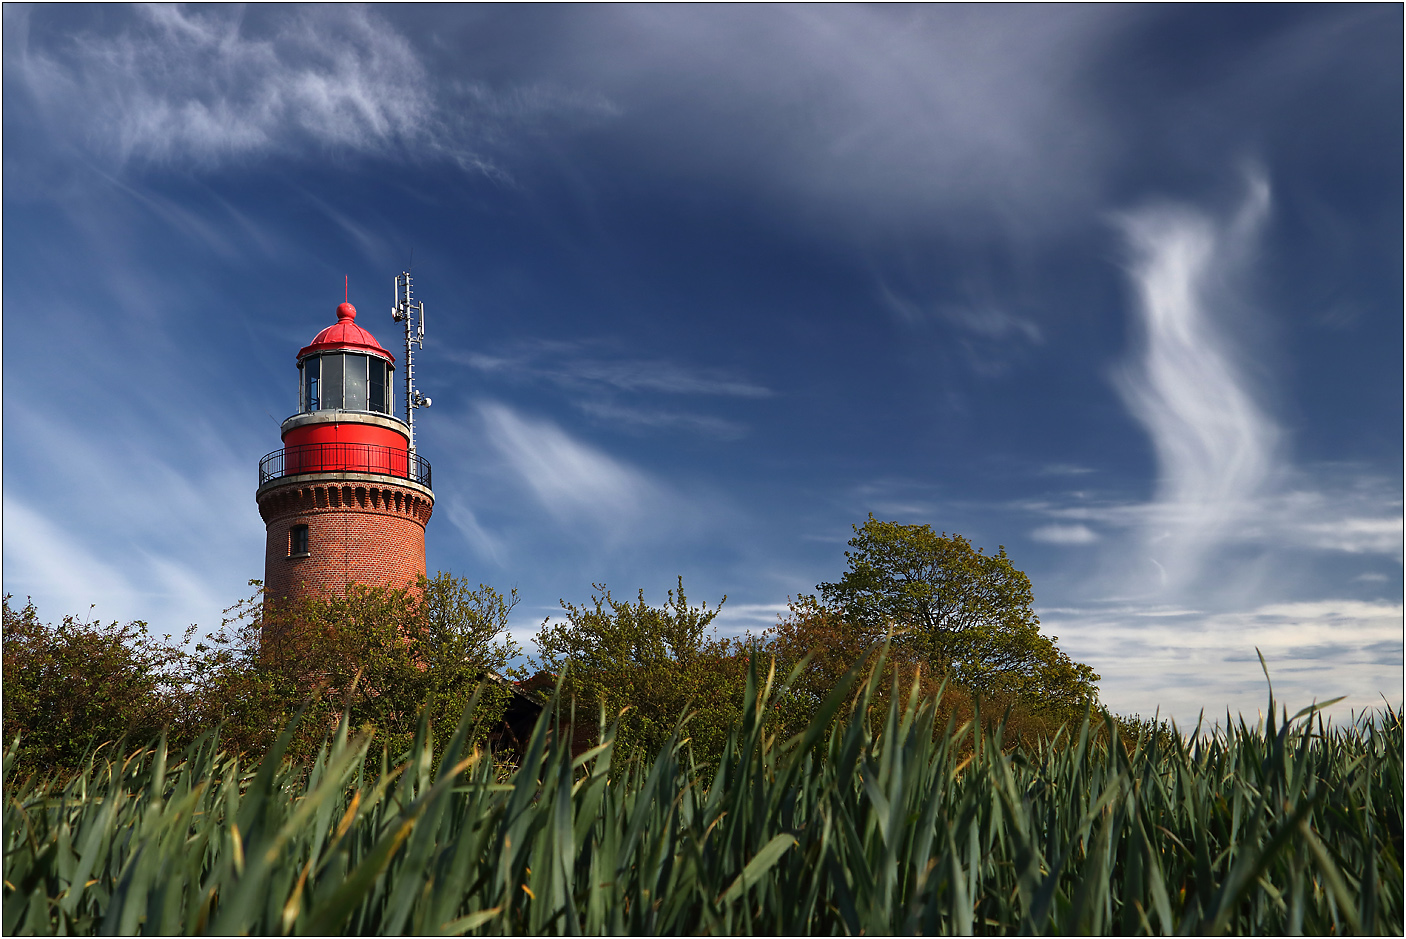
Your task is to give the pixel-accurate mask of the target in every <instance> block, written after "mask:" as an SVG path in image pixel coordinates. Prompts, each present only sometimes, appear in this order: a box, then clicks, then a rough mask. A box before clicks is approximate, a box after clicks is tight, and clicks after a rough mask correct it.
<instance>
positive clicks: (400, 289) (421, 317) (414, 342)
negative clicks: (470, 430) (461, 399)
mask: <svg viewBox="0 0 1406 939" xmlns="http://www.w3.org/2000/svg"><path fill="white" fill-rule="evenodd" d="M417 317H418V322H417V321H416V319H417ZM391 318H392V319H394V320H395V321H396V322H397V323H404V324H405V423H406V424H408V425H410V453H411V454H412V455H413V454H414V453H415V411H416V409H417V408H427V407H429V406H430V404H431V403H432V402H431V401H430V399H429V398H427V397H425V396H424V395H422V394H420V392H419V390H418V389H416V387H415V347H416V346H419V347H420V348H421V349H423V348H424V347H425V304H424V302H423V301H421V302H418V303H417V302H415V301H414V300H413V299H412V297H411V286H410V272H409V271H401V272H400V273H399V274H397V275H396V277H395V306H393V307H391Z"/></svg>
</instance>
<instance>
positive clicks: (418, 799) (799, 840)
mask: <svg viewBox="0 0 1406 939" xmlns="http://www.w3.org/2000/svg"><path fill="white" fill-rule="evenodd" d="M878 675H879V672H878V671H874V672H872V673H871V678H870V679H869V680H868V681H865V680H864V679H863V678H862V676H861V675H859V674H858V673H857V672H856V671H853V670H852V671H850V672H849V673H847V674H846V675H845V676H844V678H843V679H842V680H841V682H840V683H839V685H838V686H837V687H835V688H834V689H833V690H832V693H831V694H830V695H828V696H827V697H826V699H825V701H824V702H823V704H822V706H821V707H820V709H819V710H818V711H817V713H816V714H815V715H814V717H813V719H812V721H811V723H810V724H809V725H808V726H807V727H805V728H804V729H803V730H802V732H801V733H800V734H798V735H797V736H794V737H792V738H790V739H779V738H777V737H776V736H774V735H773V734H771V733H770V732H769V731H768V729H767V727H768V725H767V723H766V715H767V714H768V713H769V712H770V711H771V710H772V708H773V706H774V694H775V693H778V692H784V691H785V687H784V686H785V683H784V682H782V683H781V686H782V687H780V688H776V687H774V683H773V677H774V676H773V675H766V674H763V673H762V672H761V671H760V670H759V669H758V668H757V667H756V664H755V663H754V664H753V665H752V666H751V667H750V668H749V670H748V674H747V676H746V681H745V689H744V697H743V699H742V702H741V711H742V714H743V720H742V721H741V722H740V723H739V724H737V725H736V726H734V727H733V728H732V729H731V731H730V732H729V734H728V737H727V740H726V742H725V746H724V748H723V753H722V757H721V760H720V762H719V765H718V768H717V770H716V771H715V772H713V773H710V774H708V775H700V774H699V773H698V772H697V770H696V769H695V768H694V767H693V766H692V765H691V764H690V763H689V762H688V761H687V759H686V758H685V750H684V749H683V747H682V745H681V742H680V739H679V737H678V736H677V734H675V735H671V736H670V738H669V740H668V741H667V742H666V745H665V746H664V747H662V748H661V749H660V751H659V752H658V754H657V755H656V756H654V758H653V759H652V761H648V762H646V761H642V760H638V759H633V760H622V759H621V757H620V756H619V755H617V748H618V743H617V739H618V738H617V736H616V735H617V732H618V725H611V726H603V727H602V731H601V741H602V742H601V745H600V746H599V747H597V748H595V749H593V750H591V751H590V752H589V753H585V754H582V755H581V756H579V757H577V758H575V759H573V758H572V756H571V753H570V751H569V749H568V747H567V746H566V744H565V741H564V739H563V738H562V737H561V736H560V735H555V734H551V733H549V732H548V731H549V729H550V727H551V726H552V725H553V723H554V722H556V721H560V720H561V719H563V716H562V714H561V712H560V710H559V708H556V707H554V708H553V712H554V713H553V712H548V713H545V714H544V715H543V717H542V719H541V720H540V721H539V722H538V724H537V728H536V730H535V731H534V733H533V735H532V738H531V741H530V743H529V744H528V746H527V747H526V748H525V751H524V752H523V753H522V754H520V755H519V759H518V767H517V769H516V771H515V772H512V773H510V774H509V775H506V776H505V775H504V769H503V768H502V767H500V766H497V765H495V764H494V762H493V757H492V755H491V754H488V753H485V752H482V751H478V750H472V751H470V750H468V749H467V748H466V742H467V737H468V734H469V728H470V727H471V726H472V724H473V722H474V716H473V712H472V707H470V708H469V709H466V711H465V714H464V716H463V719H462V720H461V722H460V724H459V725H458V730H457V732H456V734H455V736H454V738H453V739H452V740H450V741H449V742H448V744H447V745H445V746H444V747H443V751H442V752H443V755H442V757H441V759H440V760H439V761H438V765H437V766H436V763H435V761H434V760H433V757H432V754H433V750H434V747H433V741H432V733H431V732H430V730H429V728H428V724H427V722H422V723H421V725H420V729H419V733H418V735H417V738H416V740H415V744H414V747H413V748H412V751H411V753H410V755H409V756H410V759H409V760H408V761H407V762H405V763H404V764H402V765H399V766H395V767H394V768H393V769H391V768H386V763H385V759H386V756H385V754H386V751H385V750H384V749H382V750H381V754H382V756H381V760H380V766H381V767H382V768H381V770H380V772H378V773H373V774H371V775H368V776H363V775H362V769H361V768H362V767H364V766H365V765H366V759H365V757H366V754H367V753H368V747H369V738H368V736H367V735H365V734H357V735H354V736H353V735H352V734H351V733H350V732H349V722H348V721H347V720H346V719H343V721H342V722H341V724H340V725H339V726H338V727H337V729H336V731H335V732H334V733H333V734H332V735H331V738H330V740H329V741H328V743H327V744H326V745H325V746H324V747H323V748H322V749H321V750H319V753H318V758H317V760H316V763H315V766H314V767H313V769H312V771H311V772H309V773H304V772H302V771H301V770H297V769H295V768H294V767H293V766H292V765H291V764H289V763H288V762H286V761H284V760H283V754H284V747H285V746H286V745H287V744H288V742H289V741H290V740H291V738H292V735H293V734H292V732H289V731H285V733H284V734H283V735H282V737H281V738H280V740H279V742H278V743H277V745H275V746H274V747H273V748H272V749H271V750H270V751H269V752H268V753H267V754H266V755H265V756H264V758H263V760H262V761H261V762H260V763H258V764H257V765H254V766H248V767H246V766H245V765H244V764H243V763H242V762H241V761H240V760H239V759H238V758H237V757H234V756H231V755H230V754H228V753H227V752H225V751H222V750H221V748H220V745H219V741H218V740H217V739H216V738H215V737H214V736H211V735H207V736H205V737H202V738H201V739H199V740H197V741H195V742H194V743H193V744H192V745H191V746H190V747H189V748H187V749H186V750H185V751H184V752H179V751H178V752H176V753H168V749H167V746H166V743H165V741H164V740H162V741H157V742H155V743H153V744H152V745H150V746H148V747H146V748H143V749H141V750H138V751H136V752H134V753H131V754H115V753H112V751H111V749H110V748H109V749H105V750H103V751H102V753H101V754H100V755H99V756H97V757H94V758H92V759H90V760H89V761H88V763H87V764H86V765H85V767H84V768H83V771H82V772H81V773H79V774H78V775H76V776H74V777H73V778H71V779H69V780H68V781H67V782H65V783H62V784H59V783H56V782H54V781H53V780H52V779H51V778H29V779H24V780H20V781H18V782H17V781H16V780H15V776H14V773H13V764H12V760H13V757H14V750H13V748H11V749H10V750H9V751H7V753H6V755H5V779H6V793H5V794H6V804H5V809H4V813H5V815H4V825H3V832H4V834H3V837H4V842H5V843H4V859H5V860H4V907H3V923H0V926H3V929H4V932H5V933H6V934H21V933H46V934H48V933H54V932H66V933H69V934H75V933H94V932H105V933H116V932H120V933H124V934H130V933H134V932H136V931H138V930H141V931H143V932H147V933H215V934H252V933H279V934H299V935H302V934H321V935H326V934H339V933H348V934H371V933H381V934H386V933H389V934H402V933H413V934H436V933H437V934H447V935H456V934H465V933H493V934H504V933H515V934H532V935H543V934H561V933H578V934H579V933H591V934H600V933H611V934H616V935H624V934H630V935H637V934H682V933H687V934H697V933H709V934H714V935H719V934H736V933H772V934H792V935H835V934H848V935H859V934H861V933H863V934H868V935H891V934H908V935H911V934H918V933H923V934H951V933H958V934H960V933H967V934H970V933H983V934H1014V933H1021V934H1035V933H1063V934H1070V933H1073V934H1102V933H1122V934H1134V933H1136V934H1148V933H1164V934H1172V933H1175V934H1190V933H1216V934H1224V933H1232V934H1240V935H1248V934H1260V935H1273V934H1305V933H1307V934H1334V935H1341V934H1348V933H1368V934H1396V935H1399V934H1400V933H1401V930H1402V925H1403V924H1402V886H1403V883H1402V868H1401V849H1402V844H1401V838H1402V792H1403V775H1402V746H1403V736H1402V723H1403V712H1402V710H1401V709H1399V708H1398V709H1395V710H1392V711H1389V712H1383V713H1381V714H1379V715H1375V716H1374V717H1373V718H1372V719H1370V720H1369V719H1364V720H1360V721H1357V722H1354V723H1352V724H1349V725H1346V726H1332V725H1329V724H1325V723H1324V722H1323V721H1322V720H1321V719H1318V720H1315V716H1314V714H1313V713H1312V712H1308V713H1306V714H1305V713H1301V714H1300V715H1297V716H1296V717H1295V718H1294V719H1293V720H1289V719H1284V720H1276V719H1275V712H1276V707H1275V704H1274V701H1273V698H1272V697H1271V699H1270V706H1269V708H1268V711H1267V712H1266V713H1268V714H1269V718H1268V720H1266V721H1263V722H1262V723H1260V724H1257V725H1256V726H1253V727H1250V726H1246V725H1245V724H1244V723H1243V722H1242V723H1241V724H1239V725H1238V726H1228V727H1226V728H1223V729H1216V730H1213V731H1211V732H1208V733H1204V734H1198V735H1194V736H1193V737H1192V738H1190V739H1184V738H1182V737H1181V736H1180V735H1177V736H1176V737H1175V738H1174V739H1173V741H1172V745H1171V746H1163V745H1162V740H1161V737H1160V736H1153V737H1151V738H1139V739H1137V740H1135V741H1131V742H1128V744H1127V745H1124V744H1123V743H1122V742H1120V741H1119V740H1118V739H1117V733H1118V731H1117V727H1116V725H1114V724H1112V723H1111V722H1109V723H1107V724H1106V726H1105V736H1104V742H1100V741H1099V740H1098V739H1097V737H1096V735H1095V734H1094V733H1093V727H1092V726H1091V723H1090V721H1089V720H1088V718H1086V719H1085V721H1084V723H1083V725H1082V726H1081V727H1077V728H1075V729H1074V731H1073V736H1072V737H1071V738H1069V739H1061V740H1059V741H1052V742H1050V743H1047V744H1044V745H1040V746H1036V747H1029V748H1019V749H1017V750H1015V751H1014V752H1007V751H1006V749H1005V747H1004V746H1003V739H1002V737H1003V732H1004V727H1003V726H1002V725H1000V724H998V725H996V726H995V727H994V728H991V729H989V730H988V729H985V728H984V725H983V724H982V723H981V722H975V723H973V724H971V725H969V726H968V725H964V726H958V727H954V726H952V725H950V724H949V725H948V727H947V729H946V730H945V731H943V730H941V729H936V731H935V728H934V726H933V724H934V721H935V720H936V715H937V713H938V711H937V702H935V701H933V700H931V699H924V698H922V697H921V696H920V695H917V694H904V693H900V690H899V689H898V688H897V687H892V686H891V688H890V691H889V695H888V706H887V708H886V709H885V716H884V717H883V718H882V720H881V721H880V722H879V723H878V726H877V727H874V726H872V725H871V722H870V721H869V720H867V719H865V718H864V715H865V714H866V713H868V712H869V711H870V710H871V709H872V708H873V701H874V694H875V693H876V692H877V690H878V688H877V684H878ZM558 694H560V691H558ZM559 701H560V699H559V698H557V699H556V700H555V701H554V702H553V703H554V705H556V704H557V703H558V702H559ZM836 713H843V714H845V715H847V716H844V717H843V718H842V719H841V720H840V721H839V722H838V723H835V724H833V725H832V722H831V718H832V716H834V715H835V714H836ZM601 723H602V724H603V725H604V717H603V716H602V718H601ZM832 727H833V729H832ZM290 731H291V728H290ZM964 741H969V743H968V745H966V746H963V745H962V744H963V742H964ZM622 764H623V765H622Z"/></svg>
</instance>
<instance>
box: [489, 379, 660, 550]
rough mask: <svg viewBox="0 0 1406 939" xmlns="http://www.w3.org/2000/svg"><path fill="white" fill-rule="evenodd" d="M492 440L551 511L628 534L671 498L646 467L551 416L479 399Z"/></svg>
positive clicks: (600, 527)
mask: <svg viewBox="0 0 1406 939" xmlns="http://www.w3.org/2000/svg"><path fill="white" fill-rule="evenodd" d="M478 413H479V416H480V418H481V419H482V421H483V424H484V428H485V431H486V434H487V438H488V442H489V443H490V444H491V445H492V446H493V448H494V449H495V450H496V451H497V453H498V454H499V456H500V457H502V458H503V460H504V461H505V462H506V464H507V467H508V469H509V470H510V471H511V472H512V473H513V474H515V475H516V477H517V478H518V479H520V480H521V481H522V482H523V483H524V484H525V485H526V486H527V488H528V489H529V490H530V491H531V493H532V494H533V496H534V497H535V498H536V499H537V501H538V503H539V504H541V506H542V507H543V508H545V509H546V510H547V511H548V512H550V513H551V514H552V515H553V516H555V517H556V518H557V519H559V520H561V521H571V522H587V523H589V524H590V525H592V526H593V527H595V528H598V529H600V530H601V531H603V532H608V533H613V534H614V535H617V536H618V535H623V534H624V533H625V531H627V530H628V529H631V528H633V527H634V526H636V525H638V524H639V523H640V522H642V521H643V520H644V519H645V518H647V517H648V516H649V514H650V513H651V510H657V509H659V508H660V507H661V506H662V505H663V504H664V503H665V502H666V501H667V500H666V498H665V496H664V492H663V489H662V487H660V486H659V484H657V483H655V482H654V481H653V480H652V479H650V478H649V477H647V476H646V475H645V474H644V473H642V472H640V471H639V470H636V469H634V468H633V467H630V466H628V465H626V464H625V463H623V462H621V461H620V460H617V459H615V458H613V457H611V456H609V455H607V454H606V453H604V452H602V451H600V450H597V449H596V448H595V447H592V446H590V445H589V444H586V443H583V442H581V441H579V440H576V439H575V438H573V437H571V436H570V435H569V434H568V433H566V431H564V430H562V429H561V428H560V427H559V426H557V425H556V424H554V423H552V422H551V421H548V420H534V419H532V418H528V417H523V416H522V415H520V414H518V413H517V412H516V411H514V410H512V409H511V408H509V407H507V406H506V405H502V404H498V403H495V402H484V403H481V404H479V406H478Z"/></svg>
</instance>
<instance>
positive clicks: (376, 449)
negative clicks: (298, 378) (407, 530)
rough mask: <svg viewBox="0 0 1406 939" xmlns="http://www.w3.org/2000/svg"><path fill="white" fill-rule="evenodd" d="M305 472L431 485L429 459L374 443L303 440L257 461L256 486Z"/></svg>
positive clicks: (426, 486) (428, 486)
mask: <svg viewBox="0 0 1406 939" xmlns="http://www.w3.org/2000/svg"><path fill="white" fill-rule="evenodd" d="M305 473H369V474H372V475H375V476H393V477H396V478H399V479H407V480H409V481H410V482H414V483H419V484H420V485H422V486H424V487H425V488H426V489H429V488H432V487H431V486H430V461H429V460H426V459H425V458H424V457H421V456H419V455H418V454H412V453H410V452H409V451H408V450H404V449H401V448H398V447H387V446H382V445H380V444H374V443H306V444H300V445H298V446H296V447H284V448H283V449H282V450H275V451H273V452H272V453H270V454H268V455H267V456H265V457H264V458H263V459H262V460H260V461H259V485H260V486H262V485H264V483H267V482H269V481H270V480H274V479H280V478H282V477H284V476H301V475H303V474H305Z"/></svg>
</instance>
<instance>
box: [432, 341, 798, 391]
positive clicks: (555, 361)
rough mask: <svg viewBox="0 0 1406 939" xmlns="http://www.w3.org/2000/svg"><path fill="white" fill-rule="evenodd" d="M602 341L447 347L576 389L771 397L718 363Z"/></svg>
mask: <svg viewBox="0 0 1406 939" xmlns="http://www.w3.org/2000/svg"><path fill="white" fill-rule="evenodd" d="M601 345H603V344H602V343H599V342H560V341H537V342H518V343H515V344H513V346H512V347H511V348H508V349H505V350H503V351H500V352H498V353H492V354H490V353H482V352H471V353H467V354H463V353H455V352H452V351H450V352H447V353H445V355H446V357H447V358H449V359H451V360H452V361H459V362H463V363H464V364H466V365H469V366H470V367H472V368H475V369H478V370H479V371H482V372H487V373H492V374H500V375H505V376H507V377H510V378H514V379H519V380H523V379H528V380H534V381H546V382H550V383H552V384H555V385H559V386H562V387H565V388H570V389H574V390H593V391H612V392H626V393H641V394H670V395H708V396H717V397H733V398H767V397H770V396H771V395H772V391H771V389H769V388H766V387H763V386H762V385H758V384H756V383H754V382H750V381H748V380H746V379H745V378H741V377H739V376H737V375H734V374H732V373H730V372H728V371H725V370H723V369H718V368H707V367H699V366H690V365H681V364H679V363H677V362H670V361H667V360H661V359H633V358H625V357H615V356H607V355H605V354H602V351H601V350H600V348H599V347H600V346H601Z"/></svg>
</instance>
